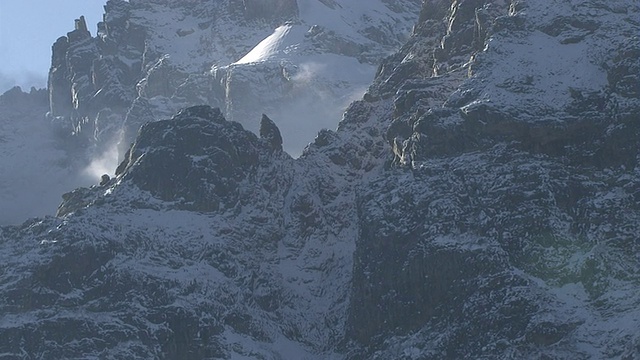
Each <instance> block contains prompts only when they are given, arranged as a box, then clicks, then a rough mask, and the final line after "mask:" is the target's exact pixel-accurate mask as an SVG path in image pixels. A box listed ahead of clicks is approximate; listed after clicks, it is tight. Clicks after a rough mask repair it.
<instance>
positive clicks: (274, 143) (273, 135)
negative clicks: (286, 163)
mask: <svg viewBox="0 0 640 360" xmlns="http://www.w3.org/2000/svg"><path fill="white" fill-rule="evenodd" d="M260 137H261V138H263V139H265V140H267V142H268V143H269V148H270V149H271V151H272V152H276V151H282V136H281V135H280V129H278V126H277V125H276V123H274V122H273V120H271V119H269V117H268V116H267V115H265V114H262V120H260Z"/></svg>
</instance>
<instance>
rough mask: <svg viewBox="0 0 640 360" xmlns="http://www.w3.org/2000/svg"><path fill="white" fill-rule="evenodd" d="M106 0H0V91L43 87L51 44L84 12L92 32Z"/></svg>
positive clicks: (49, 60)
mask: <svg viewBox="0 0 640 360" xmlns="http://www.w3.org/2000/svg"><path fill="white" fill-rule="evenodd" d="M106 2H107V0H0V94H1V93H4V92H5V91H6V90H8V89H10V88H12V87H13V86H15V85H19V86H20V87H22V90H23V91H27V92H28V91H29V89H30V88H31V86H35V87H38V88H44V87H46V85H47V73H48V71H49V66H50V65H51V45H53V43H54V42H55V41H56V39H57V38H59V37H60V36H65V35H66V34H67V32H69V31H72V30H73V28H74V21H73V20H74V19H77V18H79V17H80V15H84V17H85V19H86V21H87V27H88V29H89V31H90V32H91V35H92V36H95V35H96V25H97V23H98V21H101V20H102V13H103V6H104V4H105V3H106Z"/></svg>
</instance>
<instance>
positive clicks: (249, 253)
mask: <svg viewBox="0 0 640 360" xmlns="http://www.w3.org/2000/svg"><path fill="white" fill-rule="evenodd" d="M155 3H156V2H154V4H155ZM157 3H158V4H161V3H162V4H164V3H163V2H160V1H158V2H157ZM171 4H172V3H166V6H169V7H170V6H173V5H171ZM246 4H250V3H249V2H243V3H242V6H247V5H246ZM278 4H281V3H278ZM282 4H284V3H282ZM302 4H303V2H298V5H299V7H298V10H297V11H298V13H299V14H300V13H303V12H304V6H302ZM304 4H307V5H308V3H304ZM322 4H323V5H322V6H326V7H327V8H333V7H339V6H340V4H339V2H337V1H336V2H333V1H323V2H322ZM385 4H388V5H389V6H390V7H391V3H390V2H385ZM138 5H140V4H137V3H136V2H132V5H131V6H138ZM235 5H236V6H237V9H242V6H240V3H239V2H238V3H237V4H235ZM234 9H236V8H234ZM234 11H236V10H234ZM237 11H241V10H237ZM639 14H640V6H638V4H636V3H635V2H633V1H630V0H629V1H627V0H617V1H607V2H604V1H598V0H576V1H571V2H566V1H560V0H558V1H552V2H551V3H549V1H542V0H530V1H526V2H523V1H515V0H514V1H501V0H478V1H437V0H433V1H426V2H424V4H423V5H422V10H421V12H420V14H419V19H418V22H417V24H416V26H415V27H414V30H413V35H412V36H411V38H410V39H409V41H408V42H407V43H406V44H405V45H404V46H403V47H402V49H401V50H400V51H399V52H397V53H396V54H394V55H392V56H390V57H388V58H386V59H385V60H384V61H383V62H382V64H381V65H380V67H379V68H378V72H377V75H376V78H375V80H374V82H373V85H371V87H370V88H369V90H368V91H367V93H366V94H365V95H364V98H363V100H359V101H356V102H353V103H352V104H351V105H350V106H349V107H348V109H347V111H346V112H345V114H344V117H343V119H342V121H341V122H340V124H339V126H338V129H337V130H336V131H331V130H323V131H320V132H319V133H318V135H317V136H316V138H315V140H314V141H313V143H311V144H310V145H309V146H308V147H306V148H305V150H304V152H303V153H302V155H301V156H300V157H299V158H297V159H293V158H291V157H290V156H289V155H287V154H286V153H285V152H283V151H282V144H283V141H284V142H286V133H285V132H284V131H283V132H281V130H282V129H278V126H276V122H274V121H271V120H270V119H269V117H267V116H263V118H262V125H261V130H260V131H259V133H260V136H257V135H255V134H254V133H252V132H249V131H247V130H245V129H244V128H243V126H242V125H240V124H238V123H236V122H232V121H227V120H225V119H224V116H223V115H224V108H223V109H222V110H220V109H215V108H212V107H209V106H198V107H191V108H188V109H186V110H183V111H181V112H179V113H178V114H177V115H175V116H173V117H172V118H171V119H169V120H160V121H156V122H153V123H149V124H147V125H144V126H143V127H142V128H141V129H140V132H139V134H138V135H137V137H136V139H135V141H134V142H133V144H132V146H130V147H129V149H128V151H127V154H126V156H125V159H124V161H123V162H122V163H121V165H120V166H119V167H118V169H117V171H116V174H117V175H116V177H115V178H113V179H111V180H110V181H108V182H106V183H105V184H103V185H101V186H94V187H91V188H80V189H77V190H75V191H73V192H71V193H68V194H65V195H64V201H63V203H62V204H61V206H60V208H59V212H58V216H57V217H56V218H45V219H41V220H32V221H29V222H27V223H25V224H23V225H21V226H16V227H3V228H0V247H1V248H2V251H0V293H1V294H3V295H2V298H0V308H1V309H2V312H3V313H4V314H6V315H5V317H4V318H3V320H2V322H1V323H0V324H1V326H0V339H3V340H0V353H6V354H16V356H17V354H20V353H21V352H24V351H26V352H28V354H29V355H30V356H33V357H36V356H41V357H46V358H81V357H87V356H96V357H101V356H106V355H107V354H109V355H110V356H114V357H127V358H154V357H157V358H168V359H174V358H175V359H184V358H192V359H206V358H237V357H243V358H267V359H277V358H310V359H316V358H317V359H326V358H338V359H465V358H469V359H479V358H488V359H489V358H490V359H514V358H523V359H530V358H535V359H537V358H545V359H546V358H551V359H602V358H612V359H635V358H637V357H638V356H640V337H639V335H638V331H637V330H638V324H639V323H640V311H638V308H639V305H640V304H639V300H638V297H637V296H636V293H637V288H638V285H640V278H639V275H640V266H639V262H638V254H640V243H639V242H638V239H637V234H638V233H639V232H640V229H638V226H640V225H639V224H640V207H639V205H638V204H639V203H640V167H639V165H638V161H639V160H640V155H639V153H638V149H639V145H640V144H638V139H639V138H640V137H639V135H640V134H639V133H638V131H639V127H638V114H640V91H638V89H639V86H640V82H639V79H638V75H637V74H638V72H637V70H638V69H639V68H640V61H639V60H638V59H639V57H638V56H637V55H638V53H639V52H640V43H639V42H638V39H637V34H638V30H639V29H638V27H640V25H639V24H638V23H637V20H636V19H637V17H638V15H639ZM243 16H244V15H243ZM280 31H281V34H285V33H286V34H289V33H290V32H291V31H294V30H293V28H291V29H287V28H283V29H281V30H280ZM311 36H313V35H311ZM278 39H280V40H279V41H282V42H286V40H285V38H278ZM269 44H271V43H269ZM249 54H250V53H249ZM260 54H262V55H264V54H265V53H262V52H261V53H260ZM254 55H255V54H254ZM268 55H269V56H268V57H269V58H272V57H277V51H276V52H269V53H268ZM268 64H271V65H268ZM236 65H237V66H242V65H243V64H242V62H239V63H238V64H236ZM236 65H234V66H236ZM263 65H265V66H267V65H268V66H272V65H273V63H269V62H265V64H263ZM162 66H164V65H162ZM162 66H160V68H162ZM234 66H229V67H228V68H227V69H226V70H222V69H221V68H220V70H219V72H218V74H226V72H227V71H231V72H233V69H234ZM158 71H160V70H158ZM167 71H168V70H167ZM171 73H172V72H171V71H168V72H167V74H171ZM225 76H226V75H225ZM198 79H199V80H198ZM198 79H196V78H195V77H191V78H190V80H189V81H191V82H193V83H198V84H201V85H202V84H207V81H208V80H203V78H198ZM165 80H166V81H169V82H170V81H173V80H172V78H171V77H170V76H162V77H159V78H157V81H158V83H161V81H165ZM147 81H155V80H151V78H148V79H147ZM141 86H142V87H144V86H149V85H141ZM202 86H205V85H202ZM153 88H154V89H156V90H157V91H161V90H162V89H163V88H166V87H163V86H159V87H153ZM150 89H151V88H149V87H147V90H148V91H151V90H150ZM153 101H155V100H153V99H146V98H143V97H138V98H137V99H136V100H135V102H134V104H137V105H136V106H137V107H135V108H132V110H131V111H130V112H133V111H134V110H133V109H135V114H137V115H136V116H146V117H148V118H152V119H153V120H159V119H156V118H154V116H153V113H151V115H150V113H149V112H148V111H147V110H145V109H146V108H145V107H146V106H152V104H153ZM255 120H256V122H257V120H258V118H256V119H255ZM4 339H8V340H4Z"/></svg>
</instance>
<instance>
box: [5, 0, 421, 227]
mask: <svg viewBox="0 0 640 360" xmlns="http://www.w3.org/2000/svg"><path fill="white" fill-rule="evenodd" d="M420 3H421V1H420V0H402V1H393V2H389V1H383V0H374V1H367V2H362V1H355V0H349V1H346V0H342V1H339V2H336V1H320V0H299V1H294V0H290V1H284V0H269V1H266V0H263V1H240V0H224V1H186V0H183V1H146V0H145V1H123V0H110V1H108V2H107V3H106V5H105V14H104V21H102V22H100V23H99V24H98V31H97V34H96V36H92V34H91V33H90V31H89V29H87V26H86V23H85V21H84V18H82V17H80V18H79V19H78V20H77V21H76V23H75V29H74V30H73V31H71V32H69V33H68V34H67V35H66V36H63V37H60V38H59V39H58V40H57V41H56V43H55V44H54V45H53V49H52V50H53V53H52V63H51V69H50V72H49V83H48V89H47V91H48V93H49V109H48V111H47V110H46V109H42V107H38V108H34V109H29V113H28V114H27V115H26V117H28V119H29V120H28V122H29V123H33V124H38V125H37V126H39V127H40V128H39V129H37V131H35V132H25V133H24V134H22V135H21V136H16V137H15V138H13V140H12V141H13V142H15V143H21V144H24V143H27V144H30V143H34V144H35V143H37V144H51V146H42V145H39V146H38V147H28V149H27V150H29V151H26V152H24V153H23V154H24V156H25V157H27V158H29V159H38V160H35V161H33V162H31V163H30V164H33V165H34V166H26V167H24V165H23V164H24V163H25V160H24V159H22V158H21V157H19V156H18V157H14V156H10V155H9V154H12V153H14V152H16V151H17V149H16V148H15V147H14V146H13V145H12V143H6V144H0V149H2V148H3V147H6V148H4V149H3V150H2V152H4V153H5V154H7V156H2V157H0V165H2V167H3V168H11V169H17V170H16V171H15V173H14V174H9V173H8V172H4V173H1V174H0V184H3V183H8V184H13V185H11V186H4V187H2V188H0V193H2V194H3V195H2V196H4V197H5V198H11V199H13V201H12V202H10V201H3V202H1V203H0V224H7V223H17V222H18V221H23V220H25V219H26V218H27V217H30V216H42V215H45V214H53V212H54V210H55V207H56V206H57V205H58V203H59V200H60V198H59V193H60V192H66V191H70V190H71V189H73V188H75V187H78V186H88V185H89V184H91V183H92V182H98V181H99V179H100V176H101V175H102V174H104V173H109V174H111V175H113V170H114V169H115V167H116V166H117V164H118V162H119V161H121V160H122V157H123V156H124V153H125V151H126V150H127V148H128V147H129V145H130V144H131V142H132V141H133V140H134V138H135V135H136V133H137V131H138V129H139V128H140V126H141V125H143V124H144V123H146V122H148V121H155V120H159V119H163V118H169V117H171V116H172V115H173V114H174V113H176V112H177V111H178V110H180V109H182V108H185V107H188V106H194V105H202V104H207V105H211V106H214V107H220V108H221V109H223V111H224V112H225V116H226V117H227V118H228V119H230V120H231V119H232V120H235V121H238V122H240V123H242V124H243V125H244V126H245V127H246V128H248V129H250V130H252V131H254V132H256V133H257V131H258V124H259V120H260V117H261V114H263V113H267V114H269V115H270V117H271V118H273V121H275V122H276V123H277V124H278V125H279V126H280V127H281V128H282V131H283V134H284V148H285V150H286V151H288V152H289V153H290V154H292V155H293V156H298V155H299V154H300V153H301V152H302V149H303V148H304V147H305V146H306V145H307V144H308V143H309V142H310V141H312V140H313V138H314V137H315V134H316V133H317V132H318V131H319V130H321V129H323V128H329V129H335V127H336V126H337V123H338V121H339V120H340V118H341V115H342V112H343V111H344V110H345V108H346V107H347V105H348V104H349V103H350V102H351V101H352V100H354V99H355V98H359V97H361V96H362V94H363V93H364V91H365V89H366V87H367V86H368V84H369V83H371V81H372V79H373V76H374V73H375V69H376V66H377V64H378V63H379V62H380V61H381V60H382V58H384V57H385V56H387V55H388V54H390V53H392V52H394V51H396V50H397V49H398V48H399V47H400V46H401V45H402V44H403V42H404V41H405V40H406V39H407V38H408V36H409V34H410V31H411V26H412V25H413V24H414V23H415V21H416V19H417V17H418V12H419V6H420ZM45 114H46V120H43V118H44V117H45ZM21 118H22V115H21ZM0 120H1V121H2V122H6V123H7V124H8V125H7V126H15V125H9V124H11V123H12V122H15V120H16V119H15V116H14V112H13V111H12V110H11V109H8V110H7V111H6V114H5V111H3V108H2V107H0ZM49 123H51V126H50V125H49ZM51 132H53V133H55V134H57V135H59V137H61V139H58V138H53V137H51V136H48V137H47V138H44V139H43V138H42V136H41V135H40V134H41V133H46V134H47V135H49V134H51ZM16 146H17V145H16ZM63 149H64V152H61V151H62V150H63ZM40 159H42V162H43V164H44V163H52V164H53V163H55V164H56V165H54V166H47V167H45V166H41V164H38V162H39V161H40ZM44 168H46V171H47V172H48V175H47V176H42V177H39V179H42V180H41V181H40V180H36V181H33V180H31V181H25V180H18V179H21V178H27V177H34V175H33V174H35V173H40V171H39V170H38V169H44ZM16 174H24V175H16ZM26 183H28V184H29V190H28V191H27V190H25V191H22V185H24V184H26ZM52 184H55V186H52ZM45 194H46V195H45ZM42 195H44V196H42ZM34 197H35V199H37V200H38V201H33V199H32V198H34ZM15 202H17V203H20V204H22V206H23V208H24V211H20V212H16V211H15V206H14V205H13V204H14V203H15ZM5 214H6V215H5Z"/></svg>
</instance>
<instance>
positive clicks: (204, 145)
mask: <svg viewBox="0 0 640 360" xmlns="http://www.w3.org/2000/svg"><path fill="white" fill-rule="evenodd" d="M276 130H277V129H276ZM270 146H271V144H270ZM261 150H263V148H262V147H261V143H260V142H259V141H258V138H257V137H256V136H255V135H254V134H253V133H251V132H249V131H246V130H244V129H243V128H242V126H241V125H240V124H238V123H232V122H227V121H226V120H225V119H224V117H223V116H222V113H221V112H220V109H213V108H211V107H209V106H197V107H191V108H188V109H185V110H183V111H181V112H180V113H178V114H177V115H176V116H174V117H173V118H172V119H171V120H164V121H158V122H153V123H148V124H146V125H144V126H143V127H142V128H141V129H140V133H139V135H138V138H137V139H136V142H135V143H134V144H133V145H132V147H131V149H129V151H128V152H127V154H126V155H125V159H124V161H123V162H122V163H121V164H120V166H118V169H117V170H116V175H119V176H122V178H123V179H125V180H128V179H130V181H132V182H133V183H134V184H136V185H137V186H139V187H140V189H143V190H147V191H150V192H151V193H152V194H153V195H154V196H157V197H158V198H160V199H162V200H165V201H176V202H178V204H179V205H178V206H179V207H181V208H185V209H190V210H197V211H212V210H219V209H221V208H229V207H233V206H234V205H235V203H236V202H237V201H238V199H237V197H238V194H237V190H238V183H239V182H241V181H242V180H243V179H245V178H246V177H247V175H248V174H249V173H251V172H252V168H254V167H255V166H256V165H257V164H258V162H259V155H260V152H261ZM158 171H159V172H158ZM158 174H162V175H161V176H158Z"/></svg>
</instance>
